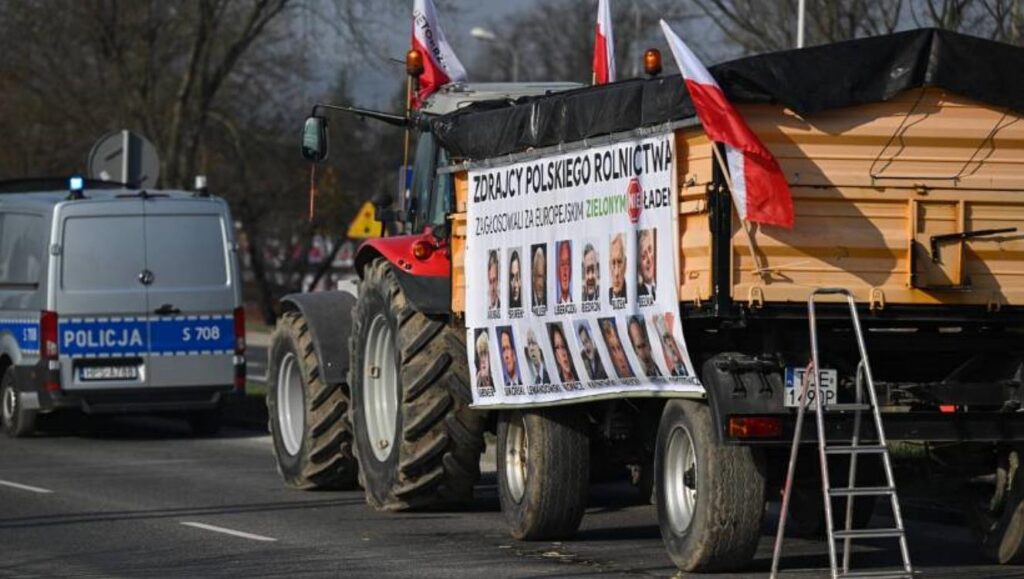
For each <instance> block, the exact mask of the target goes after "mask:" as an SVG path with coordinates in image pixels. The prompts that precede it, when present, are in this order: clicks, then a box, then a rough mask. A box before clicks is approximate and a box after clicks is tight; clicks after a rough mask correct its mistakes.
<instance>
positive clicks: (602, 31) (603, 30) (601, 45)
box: [594, 0, 615, 84]
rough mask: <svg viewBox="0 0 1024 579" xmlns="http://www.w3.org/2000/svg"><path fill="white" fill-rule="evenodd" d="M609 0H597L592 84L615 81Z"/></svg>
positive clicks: (613, 39) (613, 42)
mask: <svg viewBox="0 0 1024 579" xmlns="http://www.w3.org/2000/svg"><path fill="white" fill-rule="evenodd" d="M609 2H611V0H598V2H597V26H595V27H594V84H606V83H609V82H615V37H614V36H613V35H612V10H611V8H610V7H609V6H608V3H609Z"/></svg>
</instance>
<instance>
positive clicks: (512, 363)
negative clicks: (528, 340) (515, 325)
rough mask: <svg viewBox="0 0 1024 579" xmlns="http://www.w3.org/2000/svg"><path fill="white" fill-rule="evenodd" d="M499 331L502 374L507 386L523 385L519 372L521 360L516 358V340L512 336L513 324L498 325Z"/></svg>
mask: <svg viewBox="0 0 1024 579" xmlns="http://www.w3.org/2000/svg"><path fill="white" fill-rule="evenodd" d="M497 332H498V353H499V354H500V355H501V374H502V376H503V377H504V378H505V386H522V385H523V379H522V377H521V376H520V374H519V360H518V359H517V358H516V341H515V338H514V337H513V336H512V326H498V327H497Z"/></svg>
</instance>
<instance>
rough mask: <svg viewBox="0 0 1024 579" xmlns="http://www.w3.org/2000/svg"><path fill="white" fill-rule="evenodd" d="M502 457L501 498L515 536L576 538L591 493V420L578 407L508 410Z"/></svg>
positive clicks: (501, 432) (501, 430)
mask: <svg viewBox="0 0 1024 579" xmlns="http://www.w3.org/2000/svg"><path fill="white" fill-rule="evenodd" d="M497 454H498V497H499V499H500V501H501V512H502V513H503V514H504V515H505V521H507V522H508V525H509V531H510V532H511V533H512V536H513V537H515V538H516V539H520V540H526V541H535V540H552V539H565V538H568V537H571V536H572V535H573V534H574V533H576V530H577V529H578V528H579V526H580V521H581V520H582V519H583V511H584V510H585V509H586V507H587V498H588V493H589V490H590V485H589V477H590V473H589V471H590V441H589V439H588V436H587V420H586V416H585V415H584V414H583V413H582V412H580V411H579V409H577V408H573V407H556V408H540V409H537V410H508V411H502V412H501V414H499V415H498V449H497Z"/></svg>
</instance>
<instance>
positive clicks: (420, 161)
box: [410, 132, 437, 231]
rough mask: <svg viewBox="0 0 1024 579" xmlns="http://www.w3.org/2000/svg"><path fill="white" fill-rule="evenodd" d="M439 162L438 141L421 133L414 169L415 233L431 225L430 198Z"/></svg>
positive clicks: (413, 206) (430, 135) (425, 133)
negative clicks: (437, 162)
mask: <svg viewBox="0 0 1024 579" xmlns="http://www.w3.org/2000/svg"><path fill="white" fill-rule="evenodd" d="M436 161H437V141H435V140H434V135H432V134H430V133H427V132H424V133H420V136H419V139H418V140H417V143H416V156H415V158H414V160H413V169H412V199H410V201H411V207H410V212H411V214H412V215H411V217H412V224H413V231H423V226H424V225H428V224H430V223H431V220H430V209H431V202H430V197H431V193H432V191H433V187H432V186H433V182H434V171H435V168H436V166H437V165H436Z"/></svg>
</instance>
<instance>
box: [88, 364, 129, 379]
mask: <svg viewBox="0 0 1024 579" xmlns="http://www.w3.org/2000/svg"><path fill="white" fill-rule="evenodd" d="M80 376H81V378H82V380H137V379H138V377H139V368H138V367H137V366H85V367H82V368H81V369H80Z"/></svg>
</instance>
